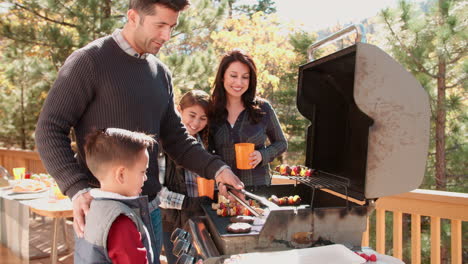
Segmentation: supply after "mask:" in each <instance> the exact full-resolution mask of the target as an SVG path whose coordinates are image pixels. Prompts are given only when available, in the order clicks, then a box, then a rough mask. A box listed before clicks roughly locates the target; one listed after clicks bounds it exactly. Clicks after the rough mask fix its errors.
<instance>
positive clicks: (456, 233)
mask: <svg viewBox="0 0 468 264" xmlns="http://www.w3.org/2000/svg"><path fill="white" fill-rule="evenodd" d="M451 224H452V227H451V229H452V237H451V240H452V241H451V242H452V264H461V263H462V239H461V238H462V228H461V220H456V219H453V220H452V221H451Z"/></svg>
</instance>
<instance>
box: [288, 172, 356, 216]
mask: <svg viewBox="0 0 468 264" xmlns="http://www.w3.org/2000/svg"><path fill="white" fill-rule="evenodd" d="M286 177H288V178H289V179H291V180H295V181H296V183H297V182H300V183H303V184H305V185H307V186H309V187H311V188H312V200H311V202H310V207H311V208H312V209H313V205H314V195H315V190H316V189H319V190H320V189H339V188H343V190H344V192H345V194H346V206H347V207H348V205H349V204H348V187H349V185H350V181H349V179H348V178H346V177H343V176H339V175H336V174H333V173H329V172H325V171H319V170H317V171H314V175H313V176H311V177H301V176H286Z"/></svg>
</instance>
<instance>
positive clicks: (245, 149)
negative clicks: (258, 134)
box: [234, 143, 255, 170]
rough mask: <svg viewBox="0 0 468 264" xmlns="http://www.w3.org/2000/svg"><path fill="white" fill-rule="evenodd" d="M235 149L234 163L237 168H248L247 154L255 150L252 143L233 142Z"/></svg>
mask: <svg viewBox="0 0 468 264" xmlns="http://www.w3.org/2000/svg"><path fill="white" fill-rule="evenodd" d="M234 148H235V150H236V165H237V168H238V169H239V170H250V169H252V165H250V164H249V163H250V159H249V155H250V154H251V153H252V152H254V151H255V145H254V144H253V143H237V144H234Z"/></svg>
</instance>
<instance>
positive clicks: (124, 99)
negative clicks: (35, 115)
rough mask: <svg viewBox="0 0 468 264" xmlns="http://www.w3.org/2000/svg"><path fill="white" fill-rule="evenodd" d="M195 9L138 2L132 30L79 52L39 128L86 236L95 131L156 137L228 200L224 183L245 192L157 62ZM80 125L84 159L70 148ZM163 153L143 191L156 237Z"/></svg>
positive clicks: (63, 72) (158, 0)
mask: <svg viewBox="0 0 468 264" xmlns="http://www.w3.org/2000/svg"><path fill="white" fill-rule="evenodd" d="M188 5H189V2H188V0H152V1H150V0H130V8H129V10H128V12H127V18H128V21H127V23H126V24H125V26H124V28H123V29H122V30H120V29H117V30H116V31H115V32H114V33H113V34H112V35H110V36H106V37H103V38H100V39H97V40H95V41H93V42H91V43H89V44H88V45H87V46H85V47H83V48H81V49H79V50H77V51H75V52H73V54H71V55H70V57H69V58H68V59H67V60H66V61H65V63H64V65H63V66H62V68H61V69H60V72H59V74H58V78H57V80H56V82H55V83H54V85H53V87H52V89H51V90H50V92H49V94H48V96H47V99H46V101H45V103H44V106H43V109H42V112H41V115H40V117H39V121H38V124H37V129H36V144H37V148H38V151H39V154H40V156H41V159H42V161H43V163H44V165H45V167H46V169H47V171H48V172H49V173H50V174H51V175H52V176H53V177H54V179H55V180H56V181H57V183H58V185H59V187H60V189H61V190H62V191H63V192H64V193H65V194H66V195H68V196H69V197H70V198H72V201H73V216H74V229H75V231H76V233H77V235H78V236H80V237H81V236H82V235H83V229H84V214H85V213H86V212H87V210H88V209H89V204H90V202H91V199H92V198H91V196H90V195H89V193H88V191H89V189H90V188H92V187H98V181H97V180H96V178H95V177H94V176H93V175H92V174H91V173H90V171H89V170H88V168H87V166H86V163H85V157H84V150H83V146H84V143H85V142H84V141H85V136H86V135H87V134H88V133H89V132H90V131H92V130H94V129H103V128H107V127H116V128H123V129H127V130H131V131H140V132H144V133H147V134H152V135H155V137H156V139H157V140H158V142H160V144H162V146H163V148H164V150H165V151H166V152H167V153H168V155H169V156H170V157H171V158H172V159H173V160H175V161H176V163H178V164H180V165H182V166H184V167H186V168H187V169H189V170H191V171H195V172H196V173H197V174H199V175H202V176H204V177H207V178H215V179H216V181H217V183H218V186H219V189H220V192H221V193H224V194H226V188H225V186H224V184H223V183H227V184H230V185H233V186H235V187H236V188H238V189H241V188H242V187H243V183H242V182H241V181H240V180H239V179H238V178H237V176H235V175H234V174H233V172H232V171H231V169H230V168H229V167H228V166H227V165H226V164H225V163H224V162H223V161H221V160H220V159H219V158H218V157H215V156H213V155H210V154H209V153H208V152H206V151H205V150H203V148H202V147H201V146H200V145H199V144H198V143H197V141H196V140H195V139H194V138H192V137H190V136H189V135H188V133H187V132H186V131H185V128H184V127H183V125H182V124H181V122H180V117H179V115H178V114H177V113H176V112H175V109H174V93H173V88H172V83H171V75H170V73H169V71H168V69H167V68H166V66H165V65H164V64H163V63H161V62H160V61H159V60H158V59H157V58H156V57H155V56H154V54H156V53H158V51H159V49H160V48H161V46H162V45H163V44H164V43H165V42H166V41H168V40H169V38H170V35H171V31H172V29H173V28H174V27H175V26H176V25H177V21H178V17H179V13H180V12H181V11H182V10H183V9H184V8H185V7H186V6H188ZM72 127H73V129H74V131H75V134H76V143H77V146H78V153H77V155H76V156H75V155H74V152H73V151H72V149H71V147H70V139H69V134H70V129H71V128H72ZM157 153H158V147H157V146H156V147H155V148H154V149H153V150H152V151H151V152H150V162H149V168H148V173H147V175H148V180H147V181H146V183H145V185H144V187H143V194H145V195H148V197H149V199H150V200H152V202H151V203H150V208H153V209H154V210H152V212H151V217H152V222H153V225H154V229H155V230H156V231H155V233H156V232H157V230H158V229H159V230H161V227H160V225H161V219H160V214H159V209H157V201H154V200H155V199H154V198H155V197H156V195H157V193H158V192H159V190H160V189H161V185H160V183H159V179H158V164H157ZM158 225H159V226H158ZM155 235H156V237H157V238H159V237H160V234H155ZM158 247H159V248H156V250H157V252H155V253H156V254H157V253H159V252H160V246H158Z"/></svg>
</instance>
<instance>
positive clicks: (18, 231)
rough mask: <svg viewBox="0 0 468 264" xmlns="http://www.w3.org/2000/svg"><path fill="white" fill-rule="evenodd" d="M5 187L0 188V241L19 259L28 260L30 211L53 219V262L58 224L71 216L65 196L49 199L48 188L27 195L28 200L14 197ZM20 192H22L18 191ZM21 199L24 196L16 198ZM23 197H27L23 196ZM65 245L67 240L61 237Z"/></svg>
mask: <svg viewBox="0 0 468 264" xmlns="http://www.w3.org/2000/svg"><path fill="white" fill-rule="evenodd" d="M8 193H9V190H0V243H2V244H3V245H4V246H6V247H7V248H9V249H10V250H12V251H13V252H14V253H15V254H16V255H18V256H20V257H21V258H25V259H29V258H30V257H31V256H30V254H29V242H30V239H29V237H30V234H29V233H30V232H29V231H30V230H29V229H30V212H34V213H36V214H37V215H40V216H44V217H51V218H53V232H52V237H51V239H52V246H51V263H53V264H55V263H57V254H58V252H57V241H58V233H59V232H58V224H59V221H60V220H63V219H64V218H67V217H71V216H72V204H71V201H70V200H69V199H62V200H52V201H51V199H50V198H49V191H45V192H42V193H36V194H31V195H30V196H29V197H31V199H18V197H17V196H16V195H8ZM20 195H22V194H20ZM19 198H25V197H19ZM26 198H27V197H26ZM65 241H66V243H67V246H68V248H70V247H69V245H68V240H67V238H66V237H65Z"/></svg>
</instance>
